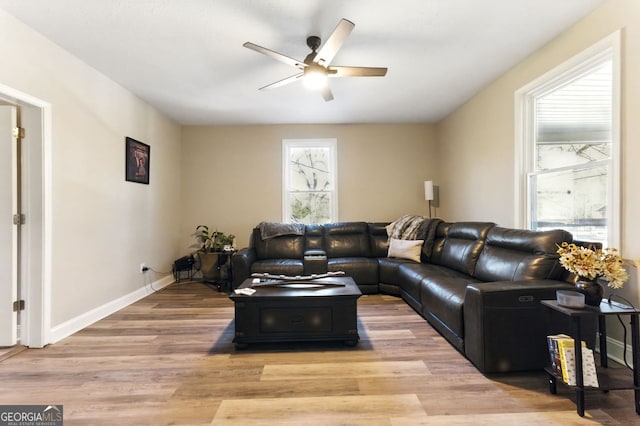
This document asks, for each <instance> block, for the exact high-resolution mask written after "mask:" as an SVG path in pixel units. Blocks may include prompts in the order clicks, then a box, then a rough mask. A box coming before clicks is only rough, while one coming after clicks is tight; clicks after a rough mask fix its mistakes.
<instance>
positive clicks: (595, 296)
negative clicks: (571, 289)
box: [576, 278, 604, 306]
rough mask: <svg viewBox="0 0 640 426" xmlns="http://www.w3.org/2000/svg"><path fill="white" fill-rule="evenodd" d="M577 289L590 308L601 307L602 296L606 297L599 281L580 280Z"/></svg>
mask: <svg viewBox="0 0 640 426" xmlns="http://www.w3.org/2000/svg"><path fill="white" fill-rule="evenodd" d="M576 289H577V290H578V291H579V292H580V293H582V294H584V303H585V304H587V305H589V306H600V302H601V301H602V296H604V288H603V287H602V286H601V285H600V284H599V283H598V281H597V280H587V279H584V278H580V279H579V280H578V281H577V282H576Z"/></svg>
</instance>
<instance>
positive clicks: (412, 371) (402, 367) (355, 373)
mask: <svg viewBox="0 0 640 426" xmlns="http://www.w3.org/2000/svg"><path fill="white" fill-rule="evenodd" d="M429 374H430V373H429V370H428V369H427V366H426V365H425V364H424V362H422V361H376V362H348V363H344V362H341V363H316V364H279V365H265V366H264V370H263V372H262V380H290V379H293V380H296V379H306V380H327V379H334V378H341V377H353V378H363V377H402V376H405V377H413V378H415V379H416V380H417V379H419V378H420V377H421V376H428V375H429Z"/></svg>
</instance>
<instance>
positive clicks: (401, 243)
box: [387, 238, 424, 262]
mask: <svg viewBox="0 0 640 426" xmlns="http://www.w3.org/2000/svg"><path fill="white" fill-rule="evenodd" d="M422 244H424V240H397V239H395V238H389V254H388V255H387V256H388V257H397V258H399V259H408V260H413V261H414V262H420V251H421V249H422Z"/></svg>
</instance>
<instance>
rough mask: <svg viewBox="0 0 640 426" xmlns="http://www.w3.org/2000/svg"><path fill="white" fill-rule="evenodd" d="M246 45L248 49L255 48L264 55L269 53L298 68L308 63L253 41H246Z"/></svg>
mask: <svg viewBox="0 0 640 426" xmlns="http://www.w3.org/2000/svg"><path fill="white" fill-rule="evenodd" d="M243 46H244V47H246V48H247V49H251V50H255V51H256V52H258V53H262V54H263V55H267V56H270V57H272V58H273V59H275V60H277V61H280V62H284V63H285V64H287V65H291V66H294V67H296V68H299V69H301V70H302V69H304V68H305V67H306V66H307V64H305V63H304V62H300V61H298V60H297V59H293V58H291V57H289V56H286V55H283V54H282V53H278V52H274V51H273V50H271V49H267V48H266V47H262V46H258V45H257V44H253V43H251V42H246V43H244V44H243Z"/></svg>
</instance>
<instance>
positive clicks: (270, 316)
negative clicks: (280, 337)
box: [260, 307, 332, 333]
mask: <svg viewBox="0 0 640 426" xmlns="http://www.w3.org/2000/svg"><path fill="white" fill-rule="evenodd" d="M331 329H332V309H331V308H329V307H317V308H305V309H301V308H266V309H261V310H260V331H261V332H262V333H283V332H303V333H327V332H330V331H331Z"/></svg>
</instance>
